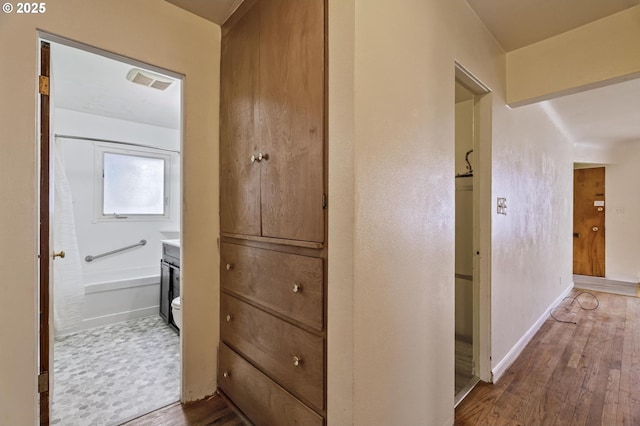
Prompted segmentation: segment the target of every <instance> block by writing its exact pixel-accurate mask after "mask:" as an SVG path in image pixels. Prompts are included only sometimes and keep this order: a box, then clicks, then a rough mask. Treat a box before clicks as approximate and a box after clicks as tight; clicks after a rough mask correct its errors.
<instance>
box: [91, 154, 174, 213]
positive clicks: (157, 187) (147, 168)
mask: <svg viewBox="0 0 640 426" xmlns="http://www.w3.org/2000/svg"><path fill="white" fill-rule="evenodd" d="M96 162H97V164H96V170H97V171H98V175H97V179H96V183H97V184H96V186H97V187H99V188H96V195H98V194H99V199H98V200H96V201H97V203H96V204H97V205H96V207H97V208H96V212H97V213H98V214H97V215H96V217H95V218H96V219H97V220H121V219H138V220H153V219H168V218H169V208H168V206H169V174H170V164H171V162H170V157H169V156H168V155H164V154H159V153H156V152H153V151H152V150H148V151H147V150H144V151H142V150H141V151H137V150H129V149H126V150H125V149H118V148H113V147H105V146H99V147H96Z"/></svg>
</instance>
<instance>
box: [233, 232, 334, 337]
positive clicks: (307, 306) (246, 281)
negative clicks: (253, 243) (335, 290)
mask: <svg viewBox="0 0 640 426" xmlns="http://www.w3.org/2000/svg"><path fill="white" fill-rule="evenodd" d="M221 263H222V266H223V268H222V277H221V278H222V279H221V284H222V289H223V290H224V291H226V292H228V293H230V294H233V295H234V296H237V297H240V298H244V299H248V300H249V301H251V302H254V303H256V304H259V305H261V306H264V307H265V308H266V309H270V310H273V311H275V312H277V313H280V314H282V315H284V316H287V317H289V318H290V319H291V320H292V321H296V322H298V323H300V325H302V326H303V327H304V326H308V327H311V328H312V329H314V330H317V331H318V332H321V331H322V330H323V329H324V272H323V271H324V270H323V263H324V261H323V259H322V258H317V257H310V256H301V255H297V254H289V253H281V252H278V251H273V250H263V249H258V248H253V247H247V246H242V245H238V244H230V243H222V246H221Z"/></svg>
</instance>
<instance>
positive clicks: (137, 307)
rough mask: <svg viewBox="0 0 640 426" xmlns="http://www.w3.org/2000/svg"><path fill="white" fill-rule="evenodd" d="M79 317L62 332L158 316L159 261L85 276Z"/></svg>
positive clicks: (72, 331)
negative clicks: (81, 314) (147, 266)
mask: <svg viewBox="0 0 640 426" xmlns="http://www.w3.org/2000/svg"><path fill="white" fill-rule="evenodd" d="M85 281H86V283H85V286H84V304H83V319H82V322H81V323H80V324H78V326H77V327H74V328H73V329H71V330H68V331H65V333H64V334H70V333H74V332H76V331H80V330H86V329H89V328H94V327H100V326H104V325H109V324H115V323H118V322H121V321H126V320H130V319H135V318H142V317H147V316H150V315H158V310H159V307H158V303H159V300H160V264H158V266H157V267H150V268H136V269H129V270H125V271H116V272H109V273H104V272H103V273H101V274H100V275H92V276H89V277H85Z"/></svg>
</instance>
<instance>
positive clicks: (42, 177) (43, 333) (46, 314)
mask: <svg viewBox="0 0 640 426" xmlns="http://www.w3.org/2000/svg"><path fill="white" fill-rule="evenodd" d="M37 34H38V43H39V46H41V45H42V44H46V45H48V46H49V48H48V49H47V51H46V53H45V54H43V53H42V48H39V49H38V53H37V55H38V58H37V59H38V63H39V64H40V70H39V72H40V75H42V76H46V77H47V83H46V84H47V94H46V95H43V94H41V95H40V96H39V97H38V105H37V110H38V116H37V117H38V120H39V122H38V124H37V126H38V128H39V129H40V138H39V140H38V141H39V144H40V146H39V149H38V159H39V163H40V164H39V186H38V198H39V220H40V231H39V235H38V244H39V250H40V251H39V256H38V258H39V259H38V261H39V276H38V280H39V291H38V306H39V310H40V318H39V333H38V342H39V345H38V360H39V367H38V371H39V373H38V378H37V379H38V393H39V395H40V398H39V400H40V403H39V419H40V420H39V422H40V426H48V425H49V423H50V417H51V405H52V402H53V399H52V398H51V391H50V390H51V389H52V388H53V386H52V384H53V350H51V348H52V345H51V336H54V335H55V333H54V325H53V297H52V294H53V281H52V279H51V278H52V277H53V273H52V272H53V271H52V267H53V263H52V262H51V260H52V258H53V257H51V256H52V255H53V253H52V252H51V247H52V246H53V244H52V239H53V235H52V234H51V219H52V215H53V210H52V209H51V208H50V207H51V202H50V200H51V198H52V196H53V193H52V190H51V188H52V185H53V183H54V182H53V175H52V171H53V170H52V168H51V167H50V164H51V140H52V138H51V128H52V126H51V125H52V123H51V122H50V118H51V114H50V112H51V111H50V108H51V99H50V95H49V91H48V87H49V80H48V78H49V77H50V74H51V72H50V71H51V69H50V66H51V52H50V44H51V43H57V44H61V45H65V46H69V47H73V48H76V49H80V50H84V51H86V52H89V53H92V54H95V55H99V56H103V57H106V58H109V59H113V60H116V61H119V62H123V63H126V64H129V65H131V66H132V67H140V68H144V69H147V70H150V71H157V72H159V73H162V74H165V75H169V76H171V77H173V78H175V79H176V80H180V82H181V90H182V95H181V101H180V131H179V133H178V134H179V137H180V152H181V153H182V150H183V145H184V121H185V120H184V110H185V108H184V83H185V76H184V75H182V74H179V73H176V72H174V71H170V70H167V69H164V68H161V67H157V66H155V65H151V64H148V63H146V62H142V61H138V60H135V59H132V58H129V57H126V56H121V55H118V54H116V53H112V52H109V51H106V50H102V49H99V48H97V47H93V46H90V45H87V44H84V43H81V42H77V41H73V40H70V39H67V38H64V37H60V36H57V35H55V34H51V33H47V32H46V31H38V32H37ZM45 73H46V74H45ZM40 84H41V85H42V83H40ZM183 173H184V163H183V156H182V155H180V194H181V196H180V201H179V206H180V217H181V220H180V234H181V235H182V228H183V221H182V216H183V203H182V194H184V186H183ZM44 235H46V236H47V237H46V238H43V236H44ZM181 285H182V284H181ZM183 306H184V305H183ZM184 334H185V333H184V330H181V331H180V377H181V378H182V377H183V376H184V364H183V362H182V360H183V358H184V356H183V353H182V350H183V345H182V339H183V336H184ZM41 389H42V391H41ZM180 401H184V382H183V381H182V380H181V385H180Z"/></svg>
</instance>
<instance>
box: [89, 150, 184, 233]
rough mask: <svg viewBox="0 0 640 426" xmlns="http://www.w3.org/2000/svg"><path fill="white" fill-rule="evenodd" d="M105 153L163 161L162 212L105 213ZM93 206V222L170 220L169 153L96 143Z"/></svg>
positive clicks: (170, 160)
mask: <svg viewBox="0 0 640 426" xmlns="http://www.w3.org/2000/svg"><path fill="white" fill-rule="evenodd" d="M105 154H115V155H125V156H130V157H144V158H153V159H160V160H163V161H164V182H163V185H164V200H163V210H164V213H163V214H148V213H143V214H132V213H126V214H117V213H116V214H105V213H103V212H104V157H105ZM94 163H95V167H94V170H95V176H94V191H93V192H94V203H93V204H94V206H93V223H98V222H136V221H138V222H140V221H144V222H153V221H170V220H171V163H172V159H171V155H170V154H169V153H163V152H159V151H157V150H155V149H152V148H142V147H135V148H133V147H126V148H124V147H120V146H113V145H109V144H96V145H95V147H94Z"/></svg>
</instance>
